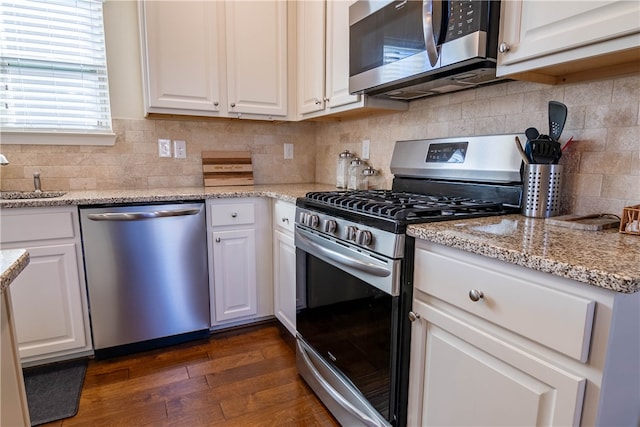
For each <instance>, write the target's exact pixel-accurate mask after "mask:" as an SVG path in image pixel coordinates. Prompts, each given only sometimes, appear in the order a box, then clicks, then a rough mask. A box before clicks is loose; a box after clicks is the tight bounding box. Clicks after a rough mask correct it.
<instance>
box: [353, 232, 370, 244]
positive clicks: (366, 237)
mask: <svg viewBox="0 0 640 427" xmlns="http://www.w3.org/2000/svg"><path fill="white" fill-rule="evenodd" d="M355 241H356V243H357V244H359V245H363V246H367V245H370V244H371V242H373V234H371V232H370V231H369V230H358V231H357V232H356V240H355Z"/></svg>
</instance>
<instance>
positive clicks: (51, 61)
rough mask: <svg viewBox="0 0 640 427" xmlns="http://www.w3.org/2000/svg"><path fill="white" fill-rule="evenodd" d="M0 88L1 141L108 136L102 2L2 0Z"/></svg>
mask: <svg viewBox="0 0 640 427" xmlns="http://www.w3.org/2000/svg"><path fill="white" fill-rule="evenodd" d="M0 84H1V88H0V94H1V98H0V103H1V105H0V127H1V129H2V133H3V135H2V139H3V143H11V142H13V141H10V142H8V141H7V140H6V139H7V137H10V136H9V135H8V134H32V135H33V134H38V133H40V134H41V135H56V134H65V135H66V136H65V139H66V140H68V141H71V140H74V138H73V137H72V135H74V134H75V135H76V136H78V135H81V136H82V137H86V136H87V135H91V134H93V135H110V136H113V135H112V130H111V113H110V107H109V86H108V80H107V66H106V52H105V36H104V25H103V19H102V0H0ZM31 139H32V141H31V142H29V143H37V142H33V138H31ZM81 139H82V138H81ZM76 140H77V138H76ZM111 140H113V138H111ZM69 143H72V144H73V143H74V142H69ZM76 143H78V142H76ZM112 143H113V142H111V144H112ZM98 144H100V142H98Z"/></svg>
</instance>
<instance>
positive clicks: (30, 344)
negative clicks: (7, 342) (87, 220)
mask: <svg viewBox="0 0 640 427" xmlns="http://www.w3.org/2000/svg"><path fill="white" fill-rule="evenodd" d="M26 249H27V251H28V252H29V256H30V262H29V265H28V266H27V267H26V268H25V269H24V271H23V272H22V273H21V274H20V276H18V277H17V278H16V280H15V281H14V283H13V284H12V285H11V299H12V301H11V302H12V305H13V307H14V313H15V326H16V333H17V336H18V348H19V350H20V357H21V358H22V359H23V360H24V359H27V358H32V357H36V356H41V355H46V354H53V353H59V352H64V351H68V350H73V349H83V348H85V347H87V340H86V337H85V327H87V325H85V321H84V320H85V319H84V315H83V310H82V307H83V304H82V293H81V286H80V277H79V275H78V259H77V257H76V246H75V245H74V244H60V245H49V246H29V247H27V248H26Z"/></svg>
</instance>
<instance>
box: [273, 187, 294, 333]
mask: <svg viewBox="0 0 640 427" xmlns="http://www.w3.org/2000/svg"><path fill="white" fill-rule="evenodd" d="M295 212H296V207H295V205H294V204H293V203H288V202H284V201H282V200H276V201H275V202H274V206H273V288H274V289H273V292H274V311H275V315H276V318H277V319H278V320H279V321H280V323H282V324H283V325H284V326H285V327H286V328H287V330H288V331H289V332H290V333H291V335H293V336H295V335H296V306H297V303H296V248H295V245H294V239H293V231H294V219H295Z"/></svg>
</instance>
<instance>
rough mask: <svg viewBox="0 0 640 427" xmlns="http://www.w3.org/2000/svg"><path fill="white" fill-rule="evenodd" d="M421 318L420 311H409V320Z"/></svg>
mask: <svg viewBox="0 0 640 427" xmlns="http://www.w3.org/2000/svg"><path fill="white" fill-rule="evenodd" d="M419 318H420V315H419V314H418V313H414V312H413V311H410V312H409V320H411V321H412V322H415V321H416V320H418V319H419Z"/></svg>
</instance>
